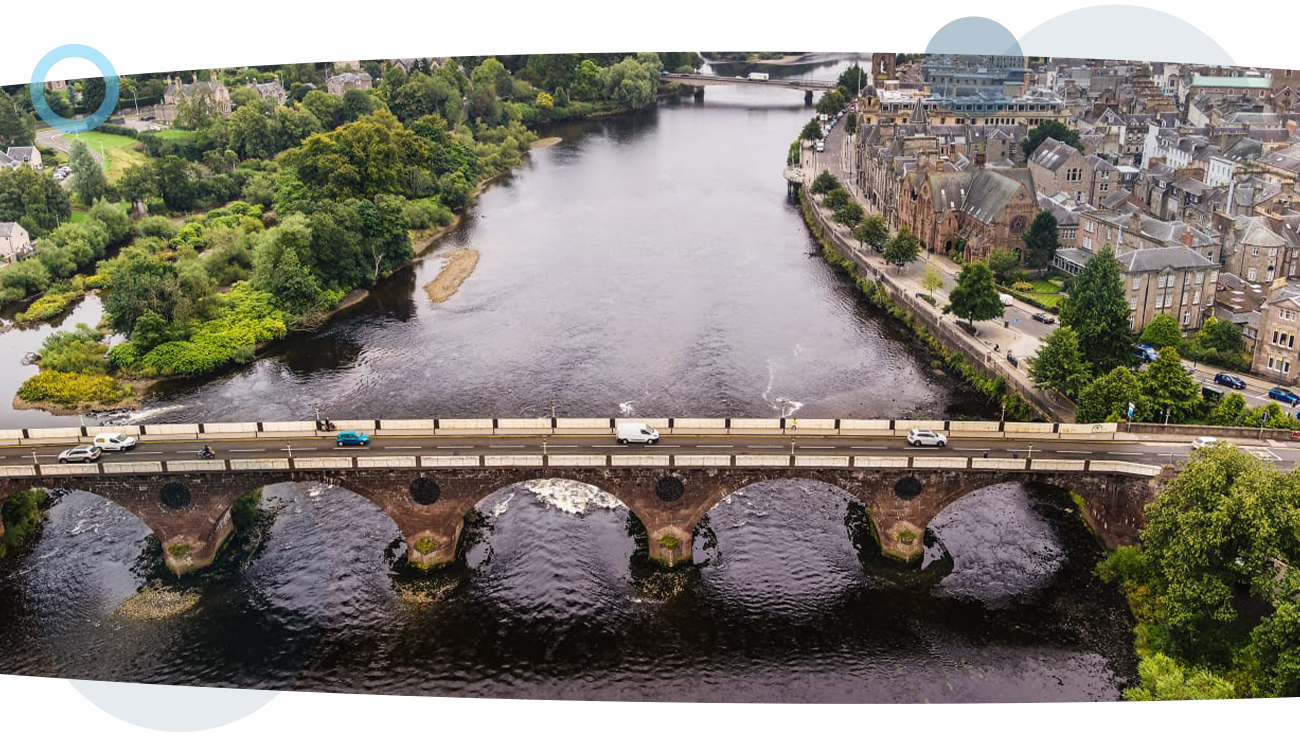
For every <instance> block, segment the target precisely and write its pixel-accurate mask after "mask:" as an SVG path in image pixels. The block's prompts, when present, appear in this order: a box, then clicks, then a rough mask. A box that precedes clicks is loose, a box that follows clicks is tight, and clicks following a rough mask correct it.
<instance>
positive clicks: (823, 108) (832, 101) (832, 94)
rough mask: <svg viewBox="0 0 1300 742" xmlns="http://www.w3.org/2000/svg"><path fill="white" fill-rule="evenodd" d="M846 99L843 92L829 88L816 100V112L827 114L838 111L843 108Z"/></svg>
mask: <svg viewBox="0 0 1300 742" xmlns="http://www.w3.org/2000/svg"><path fill="white" fill-rule="evenodd" d="M845 103H846V101H845V100H844V94H843V93H841V92H840V91H839V90H830V91H827V92H825V93H823V94H822V97H821V100H819V101H817V113H821V114H825V115H827V116H830V115H833V114H836V113H839V112H840V111H841V110H843V109H844V105H845Z"/></svg>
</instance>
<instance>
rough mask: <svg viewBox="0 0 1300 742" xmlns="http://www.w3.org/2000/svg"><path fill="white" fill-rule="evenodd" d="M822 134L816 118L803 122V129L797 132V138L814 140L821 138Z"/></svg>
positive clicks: (806, 140)
mask: <svg viewBox="0 0 1300 742" xmlns="http://www.w3.org/2000/svg"><path fill="white" fill-rule="evenodd" d="M822 136H823V134H822V125H821V123H819V122H818V121H817V119H813V120H812V121H809V122H808V123H806V124H804V125H803V131H801V132H799V138H800V139H802V140H804V141H805V142H811V141H816V140H818V139H821V138H822Z"/></svg>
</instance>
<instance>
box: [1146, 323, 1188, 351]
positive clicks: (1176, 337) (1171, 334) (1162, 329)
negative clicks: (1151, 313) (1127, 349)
mask: <svg viewBox="0 0 1300 742" xmlns="http://www.w3.org/2000/svg"><path fill="white" fill-rule="evenodd" d="M1182 339H1183V334H1182V332H1180V331H1179V329H1178V320H1176V319H1174V318H1173V317H1172V316H1170V315H1168V314H1157V315H1156V316H1155V317H1153V318H1152V319H1151V321H1150V322H1148V323H1147V326H1146V327H1144V328H1142V336H1141V338H1140V340H1141V341H1142V342H1143V343H1144V344H1146V345H1150V346H1151V347H1152V348H1155V349H1156V350H1157V351H1159V350H1160V349H1161V348H1177V347H1178V345H1179V343H1181V342H1182Z"/></svg>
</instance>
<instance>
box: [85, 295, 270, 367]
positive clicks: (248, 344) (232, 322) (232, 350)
mask: <svg viewBox="0 0 1300 742" xmlns="http://www.w3.org/2000/svg"><path fill="white" fill-rule="evenodd" d="M218 301H219V302H220V304H219V307H220V308H219V309H218V311H217V316H216V317H215V318H214V319H211V320H208V321H207V322H204V323H202V324H200V325H199V326H198V327H197V328H195V330H194V332H193V333H192V334H191V335H190V338H189V339H188V340H173V341H170V342H166V343H162V344H160V345H158V346H157V347H155V348H153V349H152V350H150V351H149V352H148V353H145V354H144V355H143V357H140V356H139V353H138V350H132V351H126V350H119V349H118V348H121V347H122V346H118V348H114V349H113V351H110V353H109V358H110V359H112V360H113V362H114V363H117V364H119V365H120V366H123V367H125V368H129V369H130V370H132V371H134V372H137V373H141V374H143V375H146V376H160V375H182V376H193V375H199V374H206V373H211V372H213V371H216V370H217V369H219V368H221V367H222V366H225V365H227V364H230V363H234V362H237V361H247V360H251V359H252V357H253V352H254V349H255V348H256V346H257V345H258V344H259V343H264V342H268V341H270V340H276V339H279V338H282V337H284V336H285V334H287V333H288V331H289V328H288V325H287V324H286V320H287V318H288V315H286V314H285V313H284V312H283V311H281V310H279V309H277V308H276V307H275V306H274V305H273V304H272V297H271V295H270V294H268V293H266V292H264V291H256V290H254V289H252V288H251V287H249V286H248V284H247V283H244V282H242V281H241V282H239V283H236V284H235V285H234V286H232V287H231V289H230V291H229V293H227V294H225V295H224V296H220V297H218ZM123 345H127V343H123ZM128 360H130V361H134V362H133V363H130V364H129V365H124V364H123V362H124V361H128Z"/></svg>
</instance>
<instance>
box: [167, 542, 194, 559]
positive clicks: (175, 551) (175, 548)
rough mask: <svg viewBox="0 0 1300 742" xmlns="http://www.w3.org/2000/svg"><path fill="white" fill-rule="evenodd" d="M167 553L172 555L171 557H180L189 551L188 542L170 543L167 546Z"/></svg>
mask: <svg viewBox="0 0 1300 742" xmlns="http://www.w3.org/2000/svg"><path fill="white" fill-rule="evenodd" d="M167 553H168V554H171V555H172V558H173V559H181V558H184V557H185V556H187V555H188V554H189V553H190V545H189V544H172V545H171V546H168V547H167Z"/></svg>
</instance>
